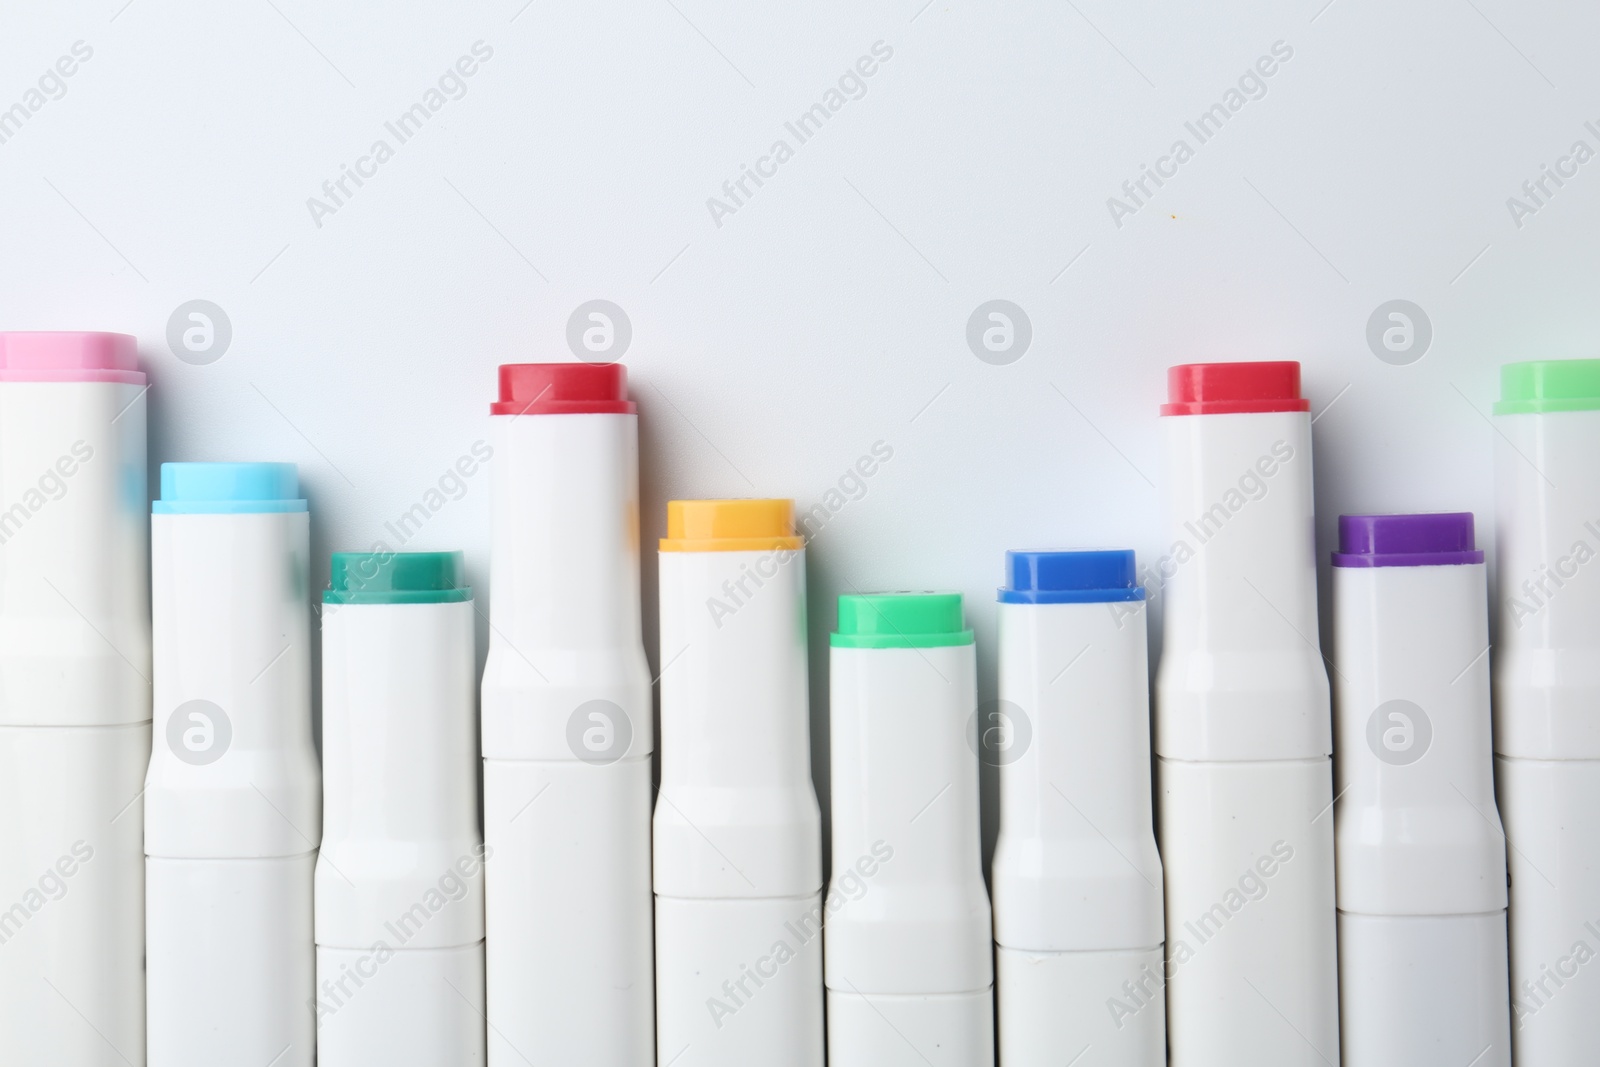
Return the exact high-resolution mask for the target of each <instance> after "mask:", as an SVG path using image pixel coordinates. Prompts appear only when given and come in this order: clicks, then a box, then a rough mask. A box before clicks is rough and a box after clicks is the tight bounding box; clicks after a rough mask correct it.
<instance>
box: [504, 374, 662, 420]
mask: <svg viewBox="0 0 1600 1067" xmlns="http://www.w3.org/2000/svg"><path fill="white" fill-rule="evenodd" d="M634 411H635V408H634V405H633V401H631V400H629V399H628V372H627V369H626V368H624V367H623V366H622V364H620V363H504V364H501V366H500V399H499V401H497V402H496V403H493V404H490V405H489V414H491V415H632V414H633V413H634Z"/></svg>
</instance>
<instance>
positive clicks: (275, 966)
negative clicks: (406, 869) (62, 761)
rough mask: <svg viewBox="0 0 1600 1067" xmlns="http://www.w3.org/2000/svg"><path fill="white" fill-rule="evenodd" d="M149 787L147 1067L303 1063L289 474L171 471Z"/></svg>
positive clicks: (156, 522)
mask: <svg viewBox="0 0 1600 1067" xmlns="http://www.w3.org/2000/svg"><path fill="white" fill-rule="evenodd" d="M152 508H153V511H154V515H153V516H152V518H151V548H152V551H151V588H152V590H153V601H154V605H153V606H154V618H155V707H156V715H155V746H154V750H153V751H152V753H151V757H150V772H149V775H148V776H147V778H146V790H145V801H144V805H145V812H144V816H145V852H146V855H147V856H148V857H149V858H148V859H147V861H146V878H147V883H146V899H145V931H146V936H147V939H148V947H147V952H148V972H149V1031H150V1037H149V1040H150V1063H151V1065H152V1067H214V1065H215V1064H218V1063H247V1062H253V1061H255V1060H260V1059H265V1060H270V1059H271V1058H272V1057H274V1056H278V1057H279V1060H278V1063H280V1064H283V1065H284V1067H290V1065H300V1067H310V1064H311V1063H312V1062H313V1061H314V1058H315V1055H316V1033H315V1025H314V1016H313V1015H312V1012H311V999H312V979H313V966H314V946H313V942H312V931H311V911H312V901H311V873H312V868H313V866H314V864H315V863H316V849H317V843H318V840H319V839H320V837H321V830H322V811H321V808H322V790H321V782H320V779H319V772H318V768H317V757H316V751H315V749H314V748H313V745H312V739H311V648H310V641H311V638H310V612H309V610H308V603H307V581H308V578H307V575H308V563H309V559H308V553H309V548H308V538H309V533H310V526H309V521H308V520H309V516H308V514H307V511H306V502H305V501H304V500H302V499H300V489H299V483H298V479H297V477H296V473H295V467H294V464H292V463H164V464H162V466H161V499H160V500H157V501H156V502H155V503H154V504H153V505H152Z"/></svg>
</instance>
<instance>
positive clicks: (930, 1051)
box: [825, 644, 994, 1067]
mask: <svg viewBox="0 0 1600 1067" xmlns="http://www.w3.org/2000/svg"><path fill="white" fill-rule="evenodd" d="M975 649H976V646H974V645H972V644H965V645H945V646H938V647H933V648H842V647H835V648H833V649H831V650H830V655H829V662H830V677H831V711H830V713H829V715H830V727H829V733H830V737H831V748H832V755H833V761H832V791H833V806H832V812H833V881H832V884H831V885H830V886H829V891H828V895H827V902H828V908H827V909H825V910H826V912H827V919H826V933H827V952H826V981H827V989H828V1062H829V1063H830V1064H832V1065H833V1067H899V1065H902V1064H904V1065H906V1067H910V1065H912V1064H933V1065H935V1067H979V1065H988V1064H993V1063H994V995H993V990H994V965H993V949H992V947H991V945H992V942H993V938H994V929H993V925H992V923H991V921H990V911H989V894H988V892H987V891H986V890H985V888H984V884H983V845H982V841H981V832H980V824H979V818H978V756H977V752H976V751H975V750H974V748H973V746H972V744H971V743H970V738H969V735H970V734H971V731H972V718H973V713H974V712H975V711H976V709H977V706H978V697H977V665H976V661H977V657H976V654H975Z"/></svg>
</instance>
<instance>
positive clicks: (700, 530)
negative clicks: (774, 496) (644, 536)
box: [661, 500, 805, 552]
mask: <svg viewBox="0 0 1600 1067" xmlns="http://www.w3.org/2000/svg"><path fill="white" fill-rule="evenodd" d="M804 547H805V540H804V538H801V537H797V536H796V535H795V532H794V501H792V500H670V501H668V502H667V536H666V537H663V538H662V539H661V551H663V552H764V551H771V550H775V549H789V550H791V551H793V550H796V549H801V548H804Z"/></svg>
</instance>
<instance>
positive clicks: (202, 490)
mask: <svg viewBox="0 0 1600 1067" xmlns="http://www.w3.org/2000/svg"><path fill="white" fill-rule="evenodd" d="M150 510H151V511H152V512H153V513H154V514H156V515H250V514H259V513H267V512H284V511H305V510H306V502H305V500H303V499H302V498H301V496H300V477H299V474H298V472H297V470H296V468H295V465H294V464H293V463H163V464H162V465H161V499H160V500H155V501H152V502H151V504H150Z"/></svg>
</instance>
